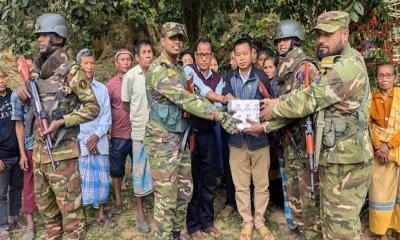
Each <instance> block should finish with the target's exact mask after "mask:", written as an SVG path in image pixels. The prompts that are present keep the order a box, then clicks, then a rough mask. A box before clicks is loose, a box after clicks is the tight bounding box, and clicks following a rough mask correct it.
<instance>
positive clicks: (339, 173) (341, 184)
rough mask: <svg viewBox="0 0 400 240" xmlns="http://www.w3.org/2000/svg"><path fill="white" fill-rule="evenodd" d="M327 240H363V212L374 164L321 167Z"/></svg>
mask: <svg viewBox="0 0 400 240" xmlns="http://www.w3.org/2000/svg"><path fill="white" fill-rule="evenodd" d="M319 171H320V181H321V218H322V233H323V236H324V239H335V240H336V239H337V240H339V239H340V240H358V239H361V223H360V217H359V215H360V211H361V208H362V206H363V203H364V201H365V197H366V195H367V192H368V187H369V184H370V181H371V176H372V163H371V162H369V163H364V162H362V163H357V164H328V165H327V166H320V167H319Z"/></svg>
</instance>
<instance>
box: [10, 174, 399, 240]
mask: <svg viewBox="0 0 400 240" xmlns="http://www.w3.org/2000/svg"><path fill="white" fill-rule="evenodd" d="M130 182H131V181H130V179H128V180H126V181H125V184H124V187H123V205H124V211H123V214H122V215H120V216H113V219H114V220H115V221H116V222H117V226H116V227H115V228H113V229H108V228H105V227H103V226H101V225H98V224H96V223H95V221H94V220H95V216H96V211H95V210H94V209H90V208H86V214H87V219H88V232H87V237H86V239H88V240H103V239H104V240H106V239H107V240H109V239H118V240H128V239H134V240H142V239H143V240H144V239H155V237H154V230H155V225H154V221H153V217H152V214H153V212H152V208H153V204H152V201H153V197H152V196H149V197H147V198H146V199H145V210H146V213H147V216H148V219H149V220H150V223H151V228H152V232H151V233H150V234H142V233H140V232H138V230H137V228H136V211H135V203H134V196H133V192H132V189H131V184H130ZM224 202H225V192H224V189H223V186H222V185H220V186H219V187H218V189H217V194H216V199H215V202H214V206H215V216H216V219H215V225H216V227H217V228H218V229H220V230H221V232H222V234H223V238H222V239H223V240H234V239H235V240H236V239H238V236H239V232H240V223H241V218H240V215H239V214H238V212H237V211H236V212H235V213H234V214H233V215H232V216H231V217H229V218H228V219H224V218H222V217H221V215H220V212H221V210H222V208H223V203H224ZM112 204H113V203H112V200H110V201H109V203H108V205H107V212H110V208H111V206H112ZM21 217H22V215H21ZM265 217H266V224H267V226H268V227H269V228H270V229H271V231H272V232H273V233H274V234H275V236H276V239H277V240H285V239H286V237H285V236H286V234H287V227H286V222H285V216H284V212H283V209H279V208H278V209H275V211H274V212H271V211H270V209H268V211H267V212H266V214H265ZM36 223H37V234H36V236H37V238H36V239H40V240H41V239H46V235H45V234H46V232H45V228H44V222H43V219H42V218H41V217H40V216H38V215H37V216H36ZM22 234H23V230H22V229H13V230H12V238H11V239H21V237H22ZM207 239H209V240H211V239H212V238H207ZM253 239H254V240H259V239H260V238H259V235H258V234H257V233H256V232H254V238H253ZM363 239H375V238H374V237H373V236H372V235H371V234H370V233H369V231H368V229H367V224H366V223H363ZM392 239H395V238H392Z"/></svg>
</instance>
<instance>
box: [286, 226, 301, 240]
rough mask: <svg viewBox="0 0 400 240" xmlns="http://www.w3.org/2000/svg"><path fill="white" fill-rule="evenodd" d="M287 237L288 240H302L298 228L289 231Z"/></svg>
mask: <svg viewBox="0 0 400 240" xmlns="http://www.w3.org/2000/svg"><path fill="white" fill-rule="evenodd" d="M287 237H288V240H295V239H299V238H300V233H299V230H297V228H296V229H293V230H289V232H288V235H287Z"/></svg>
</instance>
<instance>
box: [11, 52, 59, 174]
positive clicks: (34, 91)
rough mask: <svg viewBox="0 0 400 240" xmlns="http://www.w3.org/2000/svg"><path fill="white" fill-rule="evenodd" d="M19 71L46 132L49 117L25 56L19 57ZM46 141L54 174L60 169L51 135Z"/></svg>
mask: <svg viewBox="0 0 400 240" xmlns="http://www.w3.org/2000/svg"><path fill="white" fill-rule="evenodd" d="M17 69H18V72H19V74H20V75H21V77H22V80H23V81H24V83H25V85H26V87H27V88H28V91H29V93H30V94H31V106H32V107H33V110H34V113H35V119H36V124H37V125H38V126H39V127H40V129H41V131H42V132H44V131H46V130H47V129H48V128H49V121H48V116H47V114H46V112H45V111H44V109H43V106H42V103H41V102H40V97H39V91H38V88H37V85H36V82H35V81H34V80H33V79H32V77H31V73H30V71H29V69H28V65H27V64H26V60H25V57H24V56H19V57H18V60H17ZM44 140H45V142H46V146H47V150H48V152H49V156H50V160H51V167H52V168H53V172H55V171H56V169H57V167H58V162H55V161H54V158H53V152H52V151H51V149H52V148H53V144H52V142H51V136H50V134H46V135H45V136H44Z"/></svg>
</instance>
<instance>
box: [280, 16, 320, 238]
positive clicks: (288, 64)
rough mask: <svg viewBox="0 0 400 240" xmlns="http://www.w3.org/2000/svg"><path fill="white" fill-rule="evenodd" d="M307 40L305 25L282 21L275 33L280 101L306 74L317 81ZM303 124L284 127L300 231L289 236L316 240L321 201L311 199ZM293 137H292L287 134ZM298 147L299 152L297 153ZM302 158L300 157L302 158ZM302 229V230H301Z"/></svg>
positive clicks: (290, 196)
mask: <svg viewBox="0 0 400 240" xmlns="http://www.w3.org/2000/svg"><path fill="white" fill-rule="evenodd" d="M304 40H305V34H304V31H303V29H302V26H301V25H300V24H299V23H297V22H295V21H293V20H284V21H282V22H280V23H279V24H278V26H277V28H276V30H275V36H274V42H275V44H276V46H277V49H278V55H279V59H280V61H279V64H278V69H277V71H278V76H277V81H278V86H277V92H278V98H282V99H284V98H287V97H288V96H290V95H293V94H294V93H296V92H297V91H299V90H300V89H302V88H303V83H304V82H303V81H304V78H305V74H309V75H310V79H315V78H316V77H317V75H318V70H317V67H316V66H315V65H314V64H313V63H312V59H311V58H310V57H308V56H306V55H305V53H304V52H303V50H302V48H301V43H302V42H303V41H304ZM305 64H309V66H310V71H309V73H306V72H305ZM302 125H304V120H303V119H298V120H296V121H293V122H292V123H290V124H288V125H286V126H285V129H284V130H283V131H282V132H287V131H290V133H291V135H292V136H293V138H294V140H295V142H296V147H295V146H294V145H293V144H292V142H291V141H290V139H287V138H284V139H283V143H282V144H283V149H284V160H285V171H286V174H287V194H288V201H289V207H290V208H291V210H292V212H293V216H294V217H295V220H296V223H297V226H298V229H297V230H296V229H294V230H293V231H291V232H290V233H289V235H290V236H289V237H291V238H292V237H295V236H296V235H298V234H299V231H300V233H301V234H303V235H304V237H305V238H314V237H315V236H317V235H318V232H320V230H319V226H318V212H319V208H318V206H319V204H318V201H314V200H313V199H311V198H310V196H311V195H310V191H309V189H307V186H309V182H308V181H307V180H308V177H307V176H308V173H307V171H306V167H305V164H304V163H306V162H307V155H306V152H305V149H306V148H305V138H304V137H303V134H302V130H301V126H302ZM286 136H290V135H286ZM297 146H298V147H299V148H300V152H299V153H297V152H296V151H297V150H296V148H297ZM299 157H300V158H299ZM298 230H299V231H298Z"/></svg>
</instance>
